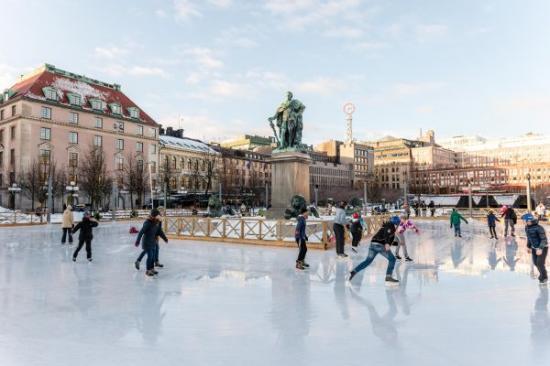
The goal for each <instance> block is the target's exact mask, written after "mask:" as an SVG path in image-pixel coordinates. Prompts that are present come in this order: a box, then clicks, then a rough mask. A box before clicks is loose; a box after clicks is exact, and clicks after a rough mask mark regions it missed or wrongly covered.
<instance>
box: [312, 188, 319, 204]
mask: <svg viewBox="0 0 550 366" xmlns="http://www.w3.org/2000/svg"><path fill="white" fill-rule="evenodd" d="M313 193H314V195H315V208H317V206H318V205H319V185H318V184H316V185H314V186H313Z"/></svg>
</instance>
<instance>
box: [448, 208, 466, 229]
mask: <svg viewBox="0 0 550 366" xmlns="http://www.w3.org/2000/svg"><path fill="white" fill-rule="evenodd" d="M460 220H462V221H464V222H465V223H468V220H466V219H465V218H464V217H463V216H462V215H461V214H460V213H458V211H453V212H452V213H451V226H460Z"/></svg>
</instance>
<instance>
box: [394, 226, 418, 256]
mask: <svg viewBox="0 0 550 366" xmlns="http://www.w3.org/2000/svg"><path fill="white" fill-rule="evenodd" d="M408 229H410V230H412V231H414V232H415V233H416V234H419V232H420V231H419V230H418V228H417V227H416V225H415V224H414V223H413V222H412V220H410V219H407V216H405V215H402V216H401V221H400V223H399V226H398V227H397V230H396V232H395V239H396V240H397V249H396V251H395V258H397V259H399V260H401V257H400V256H399V251H400V249H401V248H403V255H405V261H407V262H412V259H411V257H409V253H408V251H407V243H406V241H405V231H407V230H408Z"/></svg>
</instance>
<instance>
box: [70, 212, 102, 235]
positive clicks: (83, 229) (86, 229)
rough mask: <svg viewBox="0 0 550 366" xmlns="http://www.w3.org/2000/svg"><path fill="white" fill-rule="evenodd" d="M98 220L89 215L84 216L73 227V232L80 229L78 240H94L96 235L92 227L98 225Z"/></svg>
mask: <svg viewBox="0 0 550 366" xmlns="http://www.w3.org/2000/svg"><path fill="white" fill-rule="evenodd" d="M97 225H98V224H97V221H92V220H90V219H89V218H88V217H84V218H83V219H82V221H80V222H79V223H78V224H76V226H75V227H74V229H73V233H76V232H77V231H78V230H80V234H79V235H78V240H92V239H93V238H94V236H93V235H92V228H94V227H97Z"/></svg>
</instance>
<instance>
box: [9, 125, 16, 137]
mask: <svg viewBox="0 0 550 366" xmlns="http://www.w3.org/2000/svg"><path fill="white" fill-rule="evenodd" d="M10 138H11V139H12V140H13V139H15V126H11V127H10Z"/></svg>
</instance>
